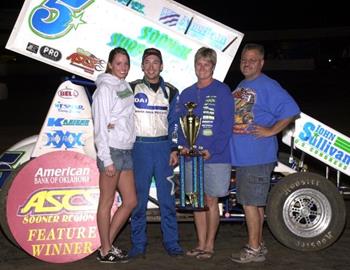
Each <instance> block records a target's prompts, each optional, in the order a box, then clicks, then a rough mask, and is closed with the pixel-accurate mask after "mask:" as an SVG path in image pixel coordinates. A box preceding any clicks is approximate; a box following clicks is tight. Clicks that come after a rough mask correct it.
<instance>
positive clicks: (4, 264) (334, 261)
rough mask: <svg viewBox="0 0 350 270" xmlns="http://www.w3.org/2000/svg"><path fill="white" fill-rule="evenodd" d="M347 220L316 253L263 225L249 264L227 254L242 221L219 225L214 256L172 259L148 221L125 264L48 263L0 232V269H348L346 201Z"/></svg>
mask: <svg viewBox="0 0 350 270" xmlns="http://www.w3.org/2000/svg"><path fill="white" fill-rule="evenodd" d="M346 206H347V216H348V222H347V226H346V228H345V230H344V233H343V234H342V236H341V237H340V238H339V240H338V241H337V242H336V243H335V244H334V245H332V246H331V247H329V248H327V249H325V250H322V251H316V252H299V251H295V250H291V249H289V248H287V247H284V246H283V245H281V244H280V243H279V242H277V240H275V239H274V237H273V236H272V235H271V233H270V231H269V230H268V228H267V227H265V229H264V235H265V241H266V245H267V247H268V249H269V253H268V255H267V260H266V261H265V262H263V263H249V264H245V265H240V264H237V263H234V262H231V261H230V259H229V256H230V255H231V253H232V252H237V251H238V250H239V249H240V247H242V246H243V245H244V244H245V241H246V239H247V238H246V236H247V234H246V227H245V225H244V224H242V223H237V222H236V223H228V222H224V223H221V224H220V228H219V232H218V235H217V239H216V247H215V255H214V257H213V258H212V259H210V260H207V261H198V260H197V259H193V258H189V257H183V258H172V257H169V256H168V255H167V253H166V252H165V250H164V248H163V246H162V242H161V232H160V224H159V223H149V224H148V237H149V245H148V249H147V254H146V258H145V259H141V258H140V259H137V260H134V261H130V262H129V263H126V264H120V263H118V264H101V263H99V262H98V261H96V254H92V255H90V256H88V257H86V258H84V259H82V260H79V261H76V262H72V263H65V264H52V263H47V262H43V261H39V260H37V259H36V258H34V257H31V256H30V255H27V254H26V253H25V252H24V251H22V250H21V249H19V248H18V247H16V246H14V245H13V244H12V243H10V242H9V241H8V240H7V239H6V238H5V237H4V235H3V234H1V235H0V266H1V267H0V268H1V270H7V269H21V270H24V269H28V270H31V269H67V270H68V269H74V270H76V269H89V270H94V269H120V270H122V269H145V270H155V269H167V270H171V269H176V270H179V269H182V270H190V269H191V270H195V269H198V270H205V269H220V270H224V269H274V270H278V269H283V270H286V269H293V270H296V269H318V270H321V269H327V270H328V269H349V267H350V256H349V254H350V225H349V224H350V218H349V216H350V211H349V209H350V201H349V200H347V201H346ZM179 227H180V237H181V244H182V246H183V248H184V249H186V250H187V249H190V248H193V247H195V245H196V239H195V230H194V226H193V224H192V223H191V222H185V223H180V224H179ZM129 235H130V231H129V225H127V227H126V228H125V230H124V231H123V232H122V234H121V236H120V237H119V242H118V245H119V246H121V247H122V248H129V247H130V241H129Z"/></svg>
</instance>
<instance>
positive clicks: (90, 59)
mask: <svg viewBox="0 0 350 270" xmlns="http://www.w3.org/2000/svg"><path fill="white" fill-rule="evenodd" d="M67 60H70V64H71V65H72V66H75V67H78V68H82V69H83V70H84V72H86V73H89V74H94V72H95V71H103V70H104V69H105V64H106V61H104V60H102V59H100V58H97V57H96V56H95V55H93V54H92V53H90V52H88V51H85V50H84V49H81V48H78V49H77V51H76V52H75V53H72V54H71V55H70V56H68V57H67Z"/></svg>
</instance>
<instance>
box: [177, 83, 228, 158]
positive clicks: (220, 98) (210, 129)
mask: <svg viewBox="0 0 350 270" xmlns="http://www.w3.org/2000/svg"><path fill="white" fill-rule="evenodd" d="M187 102H194V103H196V104H197V107H196V108H195V109H194V110H193V113H194V114H195V115H196V116H198V117H200V118H201V119H202V120H201V125H200V130H199V135H198V138H197V140H196V145H197V146H201V147H203V149H207V150H208V151H209V153H210V155H211V157H210V159H209V160H206V161H205V162H206V163H231V158H230V148H229V141H230V138H231V136H232V126H233V112H234V110H233V108H234V103H233V98H232V94H231V90H230V88H229V87H228V86H227V85H226V84H224V83H222V82H219V81H217V80H214V81H213V82H212V83H211V84H210V85H208V86H207V87H205V88H201V89H199V88H198V87H197V84H194V85H192V86H190V87H188V88H186V89H185V90H184V91H182V92H181V94H180V97H179V100H178V103H177V112H178V115H179V116H180V117H181V116H185V115H186V114H187V112H188V111H187V108H186V107H185V104H186V103H187ZM179 144H180V145H182V146H186V147H187V148H188V147H189V146H188V143H187V141H186V139H185V137H184V135H183V132H182V130H181V125H180V124H179Z"/></svg>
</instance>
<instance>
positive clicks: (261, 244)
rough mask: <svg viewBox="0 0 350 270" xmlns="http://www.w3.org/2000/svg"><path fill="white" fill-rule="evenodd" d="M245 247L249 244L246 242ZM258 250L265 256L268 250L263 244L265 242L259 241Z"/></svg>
mask: <svg viewBox="0 0 350 270" xmlns="http://www.w3.org/2000/svg"><path fill="white" fill-rule="evenodd" d="M245 247H247V248H249V245H248V244H246V245H245ZM260 252H261V253H262V254H263V255H264V256H265V255H266V254H267V253H268V252H269V251H268V249H267V247H266V246H265V242H261V243H260Z"/></svg>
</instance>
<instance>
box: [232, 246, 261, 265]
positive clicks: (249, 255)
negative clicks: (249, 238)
mask: <svg viewBox="0 0 350 270" xmlns="http://www.w3.org/2000/svg"><path fill="white" fill-rule="evenodd" d="M230 259H231V261H233V262H237V263H250V262H263V261H265V255H264V254H262V253H261V248H259V249H258V250H254V249H252V248H251V247H250V246H249V245H246V246H244V247H243V248H242V249H241V251H240V253H239V254H232V255H231V258H230Z"/></svg>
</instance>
